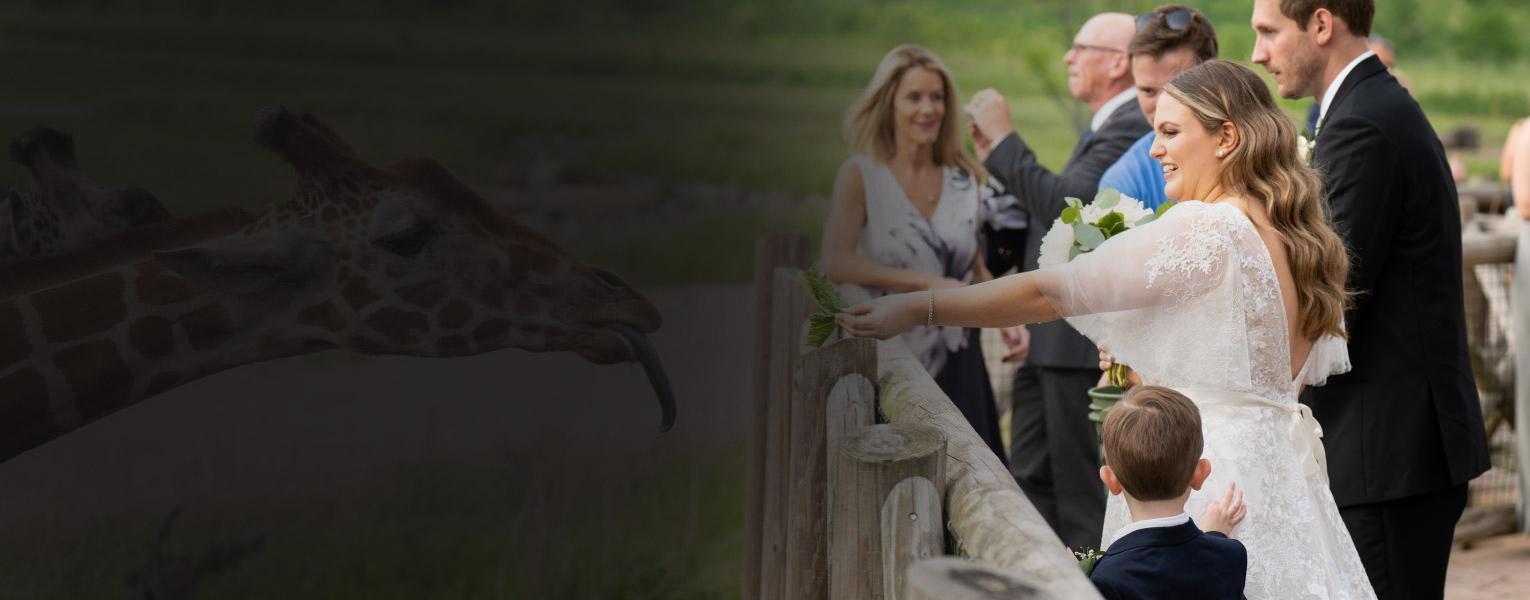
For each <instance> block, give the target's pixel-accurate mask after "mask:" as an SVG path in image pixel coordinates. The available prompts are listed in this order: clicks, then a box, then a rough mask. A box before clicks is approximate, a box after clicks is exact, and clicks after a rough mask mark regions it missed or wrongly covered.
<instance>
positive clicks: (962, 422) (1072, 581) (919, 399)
mask: <svg viewBox="0 0 1530 600" xmlns="http://www.w3.org/2000/svg"><path fill="white" fill-rule="evenodd" d="M840 290H841V294H842V295H843V296H844V297H845V299H846V300H848V301H849V302H851V303H852V304H853V303H855V302H858V301H861V300H864V299H866V298H867V297H868V296H867V295H866V292H865V291H864V290H861V289H860V288H856V287H854V286H842V287H841V288H840ZM877 403H878V407H879V408H880V410H881V411H882V414H883V416H885V417H886V419H887V421H888V422H890V423H925V424H930V425H934V426H936V427H938V428H939V429H940V430H941V433H943V434H944V435H945V436H946V456H947V460H946V514H947V519H948V520H949V522H950V529H951V532H952V534H953V535H954V536H955V537H956V539H957V541H958V542H959V543H960V544H961V547H962V550H963V551H964V552H965V553H966V554H967V555H968V556H971V557H973V558H975V559H978V560H980V561H983V562H986V563H989V564H992V565H994V566H996V567H998V568H1000V569H1002V570H1004V571H1005V572H1007V573H1010V574H1011V575H1013V576H1015V577H1017V578H1020V579H1022V580H1024V581H1026V582H1028V583H1030V584H1032V585H1035V586H1037V587H1038V588H1040V589H1042V590H1043V591H1045V592H1046V593H1048V594H1050V595H1051V596H1054V597H1057V598H1070V599H1073V598H1099V597H1100V596H1099V592H1097V591H1095V588H1094V585H1093V584H1090V583H1089V579H1088V578H1086V577H1084V574H1083V572H1081V571H1079V569H1078V561H1077V560H1076V559H1075V558H1074V557H1073V554H1072V553H1071V552H1070V551H1069V550H1068V548H1067V547H1066V546H1064V545H1063V543H1062V541H1061V540H1059V539H1058V538H1057V535H1056V534H1054V533H1053V532H1052V528H1051V527H1048V526H1047V523H1046V521H1045V520H1044V519H1042V517H1041V513H1039V512H1036V507H1034V506H1032V505H1031V503H1030V501H1029V500H1027V499H1026V498H1025V494H1024V493H1023V492H1021V491H1020V486H1019V485H1017V484H1016V483H1015V478H1014V476H1012V475H1010V473H1009V470H1008V469H1006V468H1005V467H1004V464H1003V463H1002V462H1000V461H999V457H997V456H995V455H994V454H993V451H992V450H989V449H988V445H987V444H984V443H983V440H982V439H981V438H979V437H978V435H977V432H976V431H973V429H972V426H971V425H970V424H968V423H967V419H966V418H965V417H963V416H962V414H961V411H960V410H958V409H957V408H956V406H955V405H953V404H951V400H950V399H949V398H947V397H946V395H945V393H944V392H942V391H941V390H940V388H939V387H938V386H936V385H935V380H934V379H932V378H931V377H930V375H929V373H927V372H926V371H925V370H924V367H923V365H921V364H920V363H919V360H918V359H916V358H914V355H913V354H912V353H910V352H909V350H908V348H906V347H905V346H904V345H903V343H902V342H900V341H898V340H897V339H896V338H894V339H891V340H884V341H881V342H878V345H877Z"/></svg>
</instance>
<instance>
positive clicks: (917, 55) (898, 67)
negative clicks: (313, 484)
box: [845, 44, 988, 181]
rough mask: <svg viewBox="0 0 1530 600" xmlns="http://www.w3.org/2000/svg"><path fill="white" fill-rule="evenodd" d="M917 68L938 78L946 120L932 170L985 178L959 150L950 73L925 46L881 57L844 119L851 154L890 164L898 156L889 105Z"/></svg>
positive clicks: (979, 166) (957, 112)
mask: <svg viewBox="0 0 1530 600" xmlns="http://www.w3.org/2000/svg"><path fill="white" fill-rule="evenodd" d="M914 67H920V68H924V69H929V70H930V71H934V72H936V73H938V74H940V82H941V84H942V86H943V87H944V88H945V94H946V115H945V118H944V119H943V120H942V121H941V123H940V133H939V134H937V135H936V137H935V148H934V154H935V156H934V160H935V164H937V165H941V166H945V165H952V166H956V167H958V168H960V169H962V170H964V171H966V172H967V173H969V174H971V175H972V176H974V177H976V178H977V179H978V181H983V180H985V179H986V178H987V177H988V171H987V170H985V169H983V164H982V163H980V162H978V160H977V158H975V157H973V156H972V154H971V153H969V152H968V151H967V148H966V146H964V145H962V138H961V135H960V131H961V107H960V106H958V105H957V96H958V95H959V94H958V93H957V90H956V80H955V79H954V78H952V77H951V71H950V70H949V69H947V68H946V65H945V63H943V62H941V61H940V57H937V56H935V53H933V52H930V51H929V50H926V49H925V48H924V47H923V46H919V45H915V44H904V45H902V46H898V47H897V48H893V49H892V51H891V52H888V53H887V56H884V57H882V64H879V65H877V72H876V74H875V75H872V77H871V83H870V84H869V85H867V86H866V91H865V92H864V93H862V94H861V98H860V100H857V101H856V102H855V104H854V105H853V106H851V108H850V112H849V113H847V114H846V115H845V141H846V142H848V143H849V144H850V152H851V153H852V154H865V155H868V156H871V157H872V158H875V159H877V160H879V161H882V162H887V161H889V160H892V157H893V154H894V153H896V152H897V146H898V140H897V138H896V134H895V133H894V131H893V101H894V100H895V99H896V98H895V96H896V95H897V92H898V82H899V81H901V80H902V79H903V74H904V73H906V72H908V70H909V69H912V68H914Z"/></svg>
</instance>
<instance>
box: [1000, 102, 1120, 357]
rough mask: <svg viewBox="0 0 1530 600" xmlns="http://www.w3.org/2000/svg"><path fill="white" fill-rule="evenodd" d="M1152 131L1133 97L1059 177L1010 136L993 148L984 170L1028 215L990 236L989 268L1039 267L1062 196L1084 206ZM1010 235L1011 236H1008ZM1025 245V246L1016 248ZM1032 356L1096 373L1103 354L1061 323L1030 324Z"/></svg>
mask: <svg viewBox="0 0 1530 600" xmlns="http://www.w3.org/2000/svg"><path fill="white" fill-rule="evenodd" d="M1149 129H1150V127H1149V126H1148V122H1147V119H1145V118H1143V116H1142V109H1141V108H1139V107H1138V106H1137V100H1136V99H1135V98H1134V99H1132V100H1130V101H1128V102H1127V103H1125V104H1122V105H1121V106H1119V107H1117V108H1116V110H1115V111H1113V112H1111V113H1110V117H1109V118H1107V119H1106V120H1105V123H1104V124H1103V125H1101V126H1100V128H1099V130H1098V131H1095V132H1094V133H1093V134H1091V135H1088V136H1085V137H1084V138H1082V139H1080V140H1079V142H1078V144H1077V145H1075V146H1074V147H1073V154H1072V155H1071V156H1069V157H1068V163H1067V166H1065V167H1063V170H1062V172H1061V173H1056V174H1054V173H1052V172H1051V171H1048V170H1047V169H1046V167H1043V166H1041V163H1040V162H1038V161H1037V160H1036V153H1035V152H1032V151H1031V148H1030V146H1027V145H1026V143H1025V140H1023V139H1021V138H1020V136H1019V135H1016V134H1010V136H1009V137H1007V138H1004V141H1003V142H1000V143H999V146H998V147H997V148H994V151H993V154H990V155H989V156H988V160H987V161H985V162H984V166H985V167H987V168H988V173H989V174H991V175H993V177H994V179H997V180H998V181H999V182H1000V183H1003V184H1004V187H1005V189H1006V190H1008V191H1009V192H1011V193H1013V194H1014V195H1015V197H1016V198H1018V199H1019V201H1020V202H1019V205H1020V207H1021V208H1023V209H1024V210H1025V211H1026V213H1027V215H1028V218H1027V229H1026V231H1025V232H1023V233H1021V234H1002V233H1001V234H999V235H989V236H988V241H987V246H986V248H985V252H984V253H985V256H984V259H985V260H987V261H988V266H989V270H991V271H992V272H993V273H995V274H1000V273H1003V272H1005V271H1008V270H1009V267H1010V266H1011V265H1017V264H1018V265H1019V266H1020V270H1022V271H1030V270H1033V269H1035V268H1036V258H1037V256H1038V255H1039V254H1040V251H1041V237H1042V236H1043V235H1045V234H1046V231H1047V229H1048V228H1050V227H1051V226H1052V221H1054V220H1056V219H1057V218H1058V217H1061V216H1062V211H1063V209H1064V208H1067V203H1066V202H1064V200H1063V199H1064V198H1069V197H1073V198H1078V199H1080V200H1083V201H1084V202H1085V203H1088V202H1090V201H1091V200H1093V199H1094V194H1095V192H1097V191H1098V188H1099V185H1100V177H1101V176H1103V175H1104V174H1105V170H1106V169H1108V168H1110V165H1112V164H1115V162H1116V160H1118V159H1120V158H1121V155H1122V154H1125V153H1126V150H1127V149H1128V148H1130V147H1131V145H1132V144H1133V143H1134V142H1136V141H1137V138H1140V137H1142V135H1143V134H1145V133H1147V132H1148V130H1149ZM1006 235H1007V236H1009V237H1006ZM1020 244H1023V247H1017V246H1018V245H1020ZM1030 330H1031V353H1030V357H1029V358H1027V359H1026V361H1027V362H1028V363H1029V364H1033V365H1036V366H1039V367H1067V368H1079V369H1095V368H1098V367H1099V365H1100V354H1099V351H1098V350H1097V349H1096V346H1095V345H1094V343H1093V342H1090V341H1089V339H1088V338H1085V337H1084V336H1083V335H1081V334H1080V333H1079V332H1077V331H1074V330H1073V328H1072V327H1069V326H1068V324H1067V323H1066V322H1064V321H1062V320H1061V319H1059V320H1056V321H1053V322H1051V323H1041V324H1037V325H1031V326H1030Z"/></svg>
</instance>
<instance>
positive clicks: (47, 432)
mask: <svg viewBox="0 0 1530 600" xmlns="http://www.w3.org/2000/svg"><path fill="white" fill-rule="evenodd" d="M60 433H62V432H61V431H59V427H58V425H57V424H56V423H54V422H53V411H52V410H51V409H50V408H49V407H48V382H47V380H45V379H43V376H42V374H41V373H38V372H37V371H36V370H35V369H26V370H23V371H17V372H15V373H11V374H10V375H7V376H5V377H4V378H0V460H5V459H7V458H10V457H12V456H15V455H17V454H21V453H22V452H25V451H27V450H29V449H31V448H33V447H36V446H38V445H40V444H42V443H43V442H46V441H48V440H50V439H53V438H54V437H57V436H58V435H59V434H60Z"/></svg>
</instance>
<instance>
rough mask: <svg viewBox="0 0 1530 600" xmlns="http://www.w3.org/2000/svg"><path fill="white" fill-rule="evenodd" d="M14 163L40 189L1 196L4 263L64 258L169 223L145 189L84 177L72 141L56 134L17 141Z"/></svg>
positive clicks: (40, 130)
mask: <svg viewBox="0 0 1530 600" xmlns="http://www.w3.org/2000/svg"><path fill="white" fill-rule="evenodd" d="M11 159H12V160H15V161H16V162H18V163H20V164H21V165H23V166H25V167H26V168H27V170H28V171H29V172H30V173H31V175H32V180H33V182H34V184H35V186H36V188H37V189H36V191H35V192H27V191H18V190H14V189H11V190H6V191H5V192H4V193H3V194H0V261H5V260H7V259H18V258H28V257H41V256H57V255H60V254H66V253H69V252H73V251H75V250H78V249H79V248H81V247H82V246H85V245H88V244H91V243H93V242H96V241H99V240H101V239H103V238H105V237H107V236H110V235H111V234H113V233H116V232H118V231H122V230H124V229H128V228H132V227H137V226H140V225H146V224H149V223H159V222H163V221H167V220H169V218H170V213H169V211H166V210H165V207H164V206H163V205H161V204H160V202H159V200H158V199H157V198H155V197H154V195H153V194H151V193H149V192H148V191H145V190H144V189H142V188H137V187H123V188H114V189H105V188H102V187H100V186H98V185H96V184H95V183H93V182H92V181H91V180H90V179H89V178H87V177H85V176H84V175H83V174H82V173H80V165H79V161H78V160H77V159H76V158H75V154H74V138H72V137H70V136H69V135H68V134H66V133H63V132H61V131H58V130H56V129H50V128H47V127H35V128H33V129H31V130H29V131H27V132H26V133H23V134H21V135H20V136H17V137H16V139H14V140H12V141H11Z"/></svg>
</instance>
